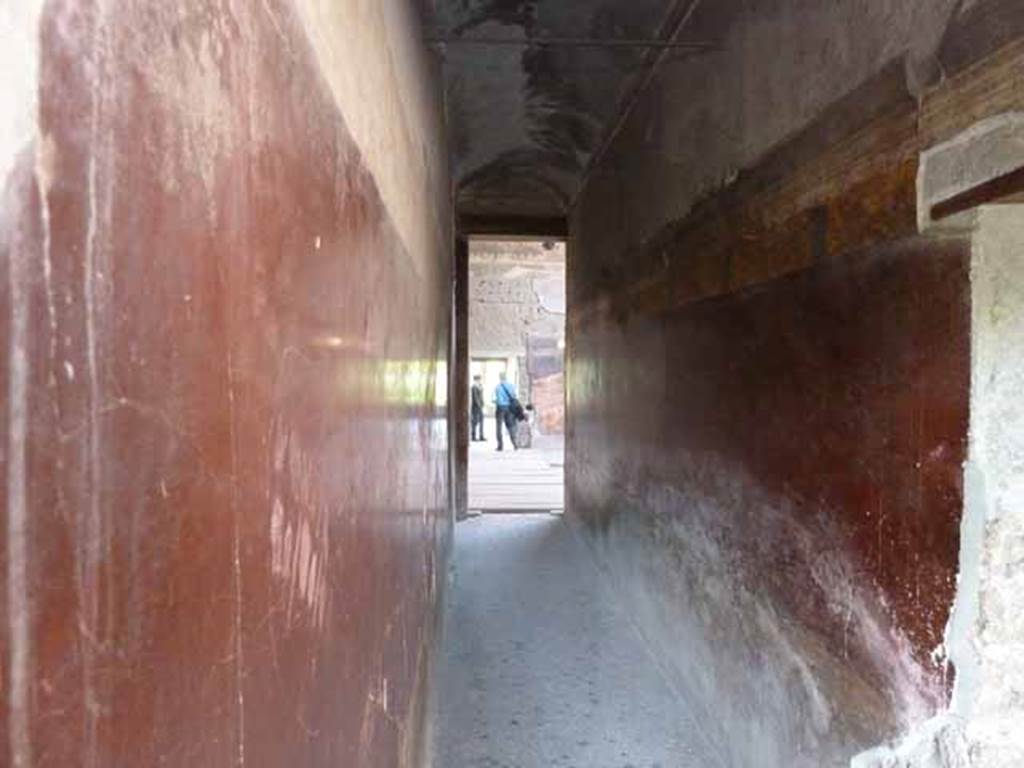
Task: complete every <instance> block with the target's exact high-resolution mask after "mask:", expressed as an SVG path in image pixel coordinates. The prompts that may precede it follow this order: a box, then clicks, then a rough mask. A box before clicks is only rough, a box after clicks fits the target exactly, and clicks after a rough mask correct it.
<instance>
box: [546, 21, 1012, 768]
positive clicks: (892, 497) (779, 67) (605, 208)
mask: <svg viewBox="0 0 1024 768" xmlns="http://www.w3.org/2000/svg"><path fill="white" fill-rule="evenodd" d="M869 5H870V7H868V6H869ZM812 6H813V7H812ZM995 18H998V19H999V20H1000V23H999V24H998V25H996V24H994V22H992V19H995ZM1021 21H1022V20H1021V14H1020V12H1019V10H1014V9H1013V8H1012V7H1011V5H1010V4H1007V3H1000V2H995V1H993V2H989V3H986V2H979V3H975V4H962V5H960V6H959V7H957V8H954V7H953V4H951V3H950V4H936V3H899V4H895V3H890V4H885V3H881V4H879V3H871V4H865V3H856V2H841V3H835V4H830V5H829V6H828V8H825V7H823V6H821V4H815V3H803V2H783V3H772V4H767V5H760V6H758V7H757V8H754V7H753V6H747V7H745V8H743V9H740V10H737V9H736V8H733V7H732V6H730V7H729V8H728V9H726V8H723V7H721V6H714V7H713V6H711V5H710V4H706V5H704V4H701V5H700V6H699V8H698V11H697V13H696V14H695V16H694V18H693V21H692V25H691V26H690V27H688V32H689V33H690V34H692V35H694V36H695V37H696V39H713V40H716V41H718V42H720V43H721V45H722V47H721V49H720V50H719V51H717V52H715V53H713V54H710V55H708V56H707V57H704V58H701V59H700V60H697V61H693V60H690V61H680V62H668V63H666V64H665V65H664V66H663V67H662V69H661V70H659V73H658V74H657V75H656V77H655V78H654V79H653V80H652V83H651V85H650V87H649V88H648V89H647V90H645V91H644V92H643V94H642V95H641V96H640V98H639V99H638V101H637V104H636V107H635V109H634V110H633V112H632V113H631V114H630V115H629V117H628V119H627V120H626V121H624V123H623V124H622V128H621V130H620V131H619V133H618V134H617V135H616V136H615V138H614V140H613V141H612V143H611V145H610V147H609V150H608V152H607V154H606V155H605V156H604V157H603V158H602V159H601V160H600V162H598V163H597V164H596V165H594V166H593V167H592V169H591V171H590V173H589V175H588V177H587V181H586V183H585V186H584V188H583V190H582V191H581V193H580V196H579V197H578V199H577V201H576V203H575V206H574V208H573V211H572V222H571V229H572V236H573V244H574V247H573V248H571V249H570V263H569V275H570V283H569V340H568V348H569V357H568V363H567V365H568V379H569V384H568V395H567V398H568V403H569V411H568V427H567V430H568V452H567V465H566V466H567V489H568V493H569V502H568V504H569V509H570V512H571V514H573V515H574V516H576V517H577V518H578V519H580V520H581V521H582V522H583V523H584V524H585V526H586V528H587V530H589V532H590V536H589V537H588V538H589V541H590V543H591V545H592V547H593V548H594V550H595V552H596V553H597V555H598V558H599V559H600V561H601V562H602V563H603V564H604V567H605V570H606V573H607V574H608V576H609V578H610V580H611V583H612V584H613V585H614V586H615V588H616V589H617V590H619V591H620V592H621V593H622V595H623V598H624V604H625V605H628V606H629V607H630V615H631V616H632V620H633V621H634V622H635V623H636V626H637V628H638V630H639V631H640V632H641V633H643V634H644V636H645V637H646V638H647V639H648V642H649V643H650V645H651V647H652V648H653V649H654V650H655V652H656V653H657V654H658V656H659V657H660V658H661V659H663V661H664V662H665V668H666V670H667V671H668V673H669V675H670V676H671V677H672V679H673V680H674V681H675V682H676V684H677V685H678V686H679V687H680V690H681V693H682V694H683V695H686V696H688V697H689V698H690V699H691V700H693V701H697V702H700V706H702V707H703V708H704V710H703V720H704V722H705V723H706V724H707V726H706V727H707V729H708V732H709V733H710V734H713V738H714V739H715V740H716V741H717V743H718V744H719V748H720V763H721V765H723V766H762V765H795V766H804V765H806V766H824V765H828V766H833V765H836V766H845V765H848V764H849V761H850V760H851V759H852V758H854V757H855V756H856V755H857V754H858V753H859V752H860V751H861V750H865V749H868V748H870V747H872V746H873V745H875V744H877V743H879V742H882V741H885V740H887V739H891V738H898V737H899V736H900V735H902V734H904V733H906V732H907V731H909V730H913V729H914V728H915V727H917V726H920V725H921V724H923V723H925V722H926V721H928V720H929V718H931V717H932V716H933V715H935V714H936V713H939V712H943V711H945V710H946V708H947V706H948V704H949V696H950V691H951V690H952V688H953V686H954V678H955V674H956V670H955V668H954V666H953V665H952V664H951V663H950V656H949V653H948V649H947V648H946V647H945V645H944V644H945V641H946V629H947V625H948V621H949V618H950V614H951V609H952V606H953V602H954V597H955V595H956V584H957V575H958V572H959V569H960V565H961V563H960V546H961V527H962V522H963V519H962V515H963V510H964V487H963V472H962V464H963V461H964V460H965V458H966V450H967V438H968V426H967V425H968V420H969V413H970V400H969V396H970V394H969V393H970V382H971V357H970V329H971V314H970V312H971V310H970V307H971V287H970V282H969V274H970V264H971V245H970V235H969V234H965V233H963V232H956V231H953V232H946V233H943V234H942V235H941V236H935V237H929V238H921V237H919V234H918V224H919V218H918V213H919V211H918V200H917V186H916V177H917V171H918V156H919V153H920V152H921V151H922V150H924V149H925V148H927V147H929V146H931V145H933V144H935V143H936V142H939V141H942V140H944V139H946V138H949V137H951V136H953V135H955V134H956V133H957V132H958V131H959V130H963V129H965V128H967V127H968V126H969V125H970V124H971V121H972V119H973V120H977V119H980V118H981V117H984V116H986V115H991V114H995V113H1000V112H1003V111H1005V110H1010V109H1015V108H1017V106H1016V105H1018V104H1019V102H1020V99H1021V92H1020V90H1019V88H1016V89H1015V88H1014V87H1013V86H1011V85H1009V83H1010V82H1013V73H1019V72H1020V71H1021V70H1020V61H1021V58H1020V50H1019V45H1018V44H1016V43H1014V42H1013V36H1012V34H1011V33H1008V32H1006V30H1007V29H1011V30H1018V32H1017V34H1019V33H1020V30H1021V29H1022V26H1021ZM997 26H998V28H999V31H998V32H997V31H996V27H997ZM1008 73H1009V74H1010V77H1009V78H1008V77H1007V74H1008ZM1017 82H1019V80H1018V81H1017ZM928 764H929V765H931V764H930V763H928ZM886 765H888V764H886ZM893 765H903V763H893Z"/></svg>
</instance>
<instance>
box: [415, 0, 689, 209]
mask: <svg viewBox="0 0 1024 768" xmlns="http://www.w3.org/2000/svg"><path fill="white" fill-rule="evenodd" d="M424 2H425V5H426V6H427V25H426V27H427V37H428V39H429V40H431V41H434V43H435V47H436V48H437V50H438V51H439V52H440V53H441V55H442V57H443V62H444V79H445V89H446V109H447V114H448V123H449V132H450V137H449V138H450V141H451V146H452V152H453V159H452V162H453V171H454V174H455V178H456V182H457V184H458V190H459V191H458V209H459V212H460V213H461V214H472V215H479V216H509V215H513V216H534V217H552V216H561V215H564V213H565V212H566V209H567V208H568V206H569V205H570V204H571V202H572V200H573V198H574V196H575V194H576V190H577V187H578V186H579V183H580V179H581V178H582V176H583V174H584V171H585V169H586V167H587V164H588V162H589V161H590V158H591V157H592V156H593V155H594V153H595V152H597V151H600V147H601V146H602V144H603V142H604V141H605V140H606V137H607V136H608V135H609V134H610V132H611V131H612V129H613V126H614V125H615V124H616V123H617V118H618V116H619V115H620V114H622V112H623V110H624V106H625V105H626V104H627V103H628V102H629V100H630V98H631V95H632V94H633V93H634V92H635V91H636V89H637V87H638V84H639V83H641V82H642V81H643V78H644V76H645V74H646V73H647V72H648V70H649V67H650V66H651V64H652V63H653V62H654V60H655V59H656V58H657V57H658V56H683V55H692V51H690V50H689V49H688V48H685V47H671V48H666V47H663V46H662V47H659V46H654V47H649V46H645V45H643V44H642V43H643V42H644V41H652V40H653V41H659V40H660V41H670V40H677V41H682V40H685V39H686V35H685V30H683V27H684V26H685V20H686V19H687V17H688V15H689V13H690V11H691V9H692V8H693V7H695V6H696V4H697V0H424ZM680 30H683V31H684V33H683V34H678V36H677V33H679V32H680ZM523 39H530V40H532V41H537V40H547V41H548V42H547V43H543V44H540V43H536V42H534V43H533V44H529V45H527V44H509V43H508V41H516V40H523ZM474 41H475V42H474ZM676 44H679V43H678V42H677V43H676Z"/></svg>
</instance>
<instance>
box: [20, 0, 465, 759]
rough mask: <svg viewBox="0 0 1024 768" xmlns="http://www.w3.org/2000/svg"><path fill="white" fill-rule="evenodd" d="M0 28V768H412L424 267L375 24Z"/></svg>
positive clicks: (428, 485) (419, 134) (438, 198)
mask: <svg viewBox="0 0 1024 768" xmlns="http://www.w3.org/2000/svg"><path fill="white" fill-rule="evenodd" d="M0 14H2V21H3V24H2V26H0V29H2V33H3V35H4V37H3V43H4V45H3V46H2V48H3V51H2V52H0V57H2V60H3V61H4V63H5V64H6V65H7V66H6V67H5V75H4V77H5V86H4V88H3V89H0V90H2V92H3V97H2V98H3V105H4V107H5V110H4V113H3V115H2V117H0V126H2V131H0V175H2V179H0V184H2V195H3V197H2V207H0V211H2V216H0V254H2V264H3V267H2V269H3V272H2V275H3V281H2V287H0V291H2V294H0V295H2V301H0V306H2V307H3V311H2V313H0V351H2V356H0V361H2V362H0V374H2V375H0V387H2V392H3V397H2V402H3V403H4V407H3V411H2V414H0V425H2V432H3V435H4V439H3V441H2V444H3V449H2V450H3V453H2V460H3V465H2V466H3V481H4V487H5V496H4V507H3V520H4V526H3V530H2V532H0V535H2V537H3V549H2V558H3V560H2V563H3V567H2V570H0V578H2V580H3V583H4V590H3V594H2V599H3V616H4V621H3V624H2V626H0V659H2V663H3V682H4V684H3V707H2V713H3V722H2V723H0V755H2V757H0V763H3V764H5V765H11V766H17V767H18V768H32V767H33V766H44V765H60V766H76V765H82V766H104V768H106V767H107V766H149V765H182V766H184V765H189V766H218V767H219V766H226V765H239V766H242V765H247V766H281V765H295V766H314V765H316V766H319V765H328V764H330V765H345V766H353V767H355V766H367V767H369V766H381V767H385V766H386V767H387V768H391V767H392V766H396V765H413V764H415V760H416V757H417V750H418V740H419V732H420V728H419V723H420V720H421V717H422V703H423V700H424V696H423V694H424V690H423V680H424V678H425V673H426V662H427V656H428V648H429V643H430V638H431V633H432V628H433V621H434V616H435V608H436V602H437V599H438V591H439V586H440V582H441V581H442V577H441V575H440V574H443V573H444V568H445V565H444V556H445V552H446V547H447V540H448V532H449V526H450V523H449V498H448V493H449V488H448V462H447V458H448V451H447V427H446V423H447V422H446V404H445V383H446V381H447V372H446V360H447V356H448V344H449V342H448V339H449V322H450V319H449V318H450V314H451V307H450V295H451V292H450V268H449V264H450V258H451V257H450V231H449V220H450V210H449V185H448V180H447V175H446V173H447V172H446V165H447V162H446V158H445V156H444V144H443V141H442V139H441V130H440V110H439V108H438V105H437V104H436V103H435V100H434V98H433V94H434V92H435V90H434V80H433V76H434V73H433V62H432V61H431V60H430V58H429V57H428V55H427V53H426V52H425V51H424V50H423V48H422V46H421V44H420V42H419V39H420V33H419V30H418V27H417V21H416V19H415V17H414V16H413V15H412V12H411V10H410V8H409V6H408V5H407V4H406V3H402V2H398V1H397V0H396V1H395V2H390V1H389V2H381V3H364V2H355V1H353V2H348V1H347V0H342V2H334V3H331V4H326V3H322V4H321V3H315V2H306V1H305V0H294V2H293V1H292V0H259V2H252V3H241V4H239V3H234V2H227V0H203V1H202V2H194V3H185V4H181V3H163V2H149V1H148V0H54V1H53V2H48V3H46V4H45V6H43V5H42V4H40V3H28V4H24V3H15V4H5V5H4V7H3V10H0ZM8 81H10V85H11V87H10V88H9V87H7V83H8ZM357 85H358V87H357Z"/></svg>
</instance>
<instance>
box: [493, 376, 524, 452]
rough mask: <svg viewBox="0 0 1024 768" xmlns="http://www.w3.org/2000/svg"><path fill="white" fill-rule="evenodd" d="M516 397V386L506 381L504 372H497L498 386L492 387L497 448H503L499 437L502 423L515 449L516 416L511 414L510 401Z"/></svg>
mask: <svg viewBox="0 0 1024 768" xmlns="http://www.w3.org/2000/svg"><path fill="white" fill-rule="evenodd" d="M515 399H516V388H515V386H513V385H512V384H509V383H508V381H506V377H505V372H504V371H502V372H501V373H499V374H498V386H496V387H495V388H494V429H495V430H496V431H497V433H498V450H499V451H503V450H505V446H504V445H503V444H502V439H501V427H502V425H503V424H504V425H505V429H507V430H508V437H509V440H511V441H512V447H513V448H515V449H516V450H517V451H518V450H519V446H518V445H516V432H515V430H516V417H515V416H514V415H513V414H512V401H513V400H515Z"/></svg>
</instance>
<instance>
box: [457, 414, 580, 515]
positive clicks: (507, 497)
mask: <svg viewBox="0 0 1024 768" xmlns="http://www.w3.org/2000/svg"><path fill="white" fill-rule="evenodd" d="M487 426H488V430H487V437H488V438H489V441H488V442H482V443H470V444H469V445H470V448H469V509H470V511H471V512H483V511H491V512H512V511H516V512H522V511H533V512H536V511H543V512H548V511H551V510H560V509H562V508H563V505H564V503H565V502H564V501H563V486H564V480H563V464H564V459H563V456H564V454H565V440H564V438H563V437H562V436H561V435H552V436H545V435H538V436H536V437H534V439H533V445H532V446H531V447H530V448H524V449H522V450H519V451H515V450H512V446H511V445H510V444H509V442H508V440H507V439H506V441H505V450H504V451H502V452H500V453H499V452H498V451H497V450H495V447H496V444H495V442H494V424H493V421H492V422H490V423H488V425H487Z"/></svg>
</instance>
